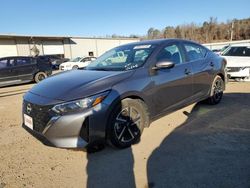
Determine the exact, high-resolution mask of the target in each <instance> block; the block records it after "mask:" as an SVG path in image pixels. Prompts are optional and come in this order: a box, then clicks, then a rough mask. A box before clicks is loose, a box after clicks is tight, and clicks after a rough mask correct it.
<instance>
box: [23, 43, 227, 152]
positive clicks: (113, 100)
mask: <svg viewBox="0 0 250 188" xmlns="http://www.w3.org/2000/svg"><path fill="white" fill-rule="evenodd" d="M225 67H226V60H224V59H223V58H222V57H219V56H217V55H215V54H214V53H213V52H211V51H210V50H208V49H207V48H205V47H204V46H202V45H200V44H197V43H195V42H192V41H186V40H179V39H168V40H153V41H142V42H137V43H132V44H127V45H123V46H119V47H116V48H114V49H111V50H110V51H108V52H106V53H105V54H103V55H102V56H100V57H99V58H98V59H97V60H95V61H94V62H93V63H91V64H90V65H89V66H87V67H86V68H85V69H84V70H72V71H67V72H64V73H60V74H57V75H54V76H52V77H50V78H47V79H45V80H43V81H42V82H40V83H39V84H37V85H36V86H34V87H33V88H32V89H31V90H30V91H29V92H27V93H26V94H25V96H24V101H23V127H24V128H25V129H26V130H28V131H29V132H30V133H32V134H33V135H34V136H35V137H36V138H38V139H40V140H41V141H43V142H44V143H45V144H47V145H52V146H56V147H63V148H81V147H86V146H87V145H94V144H97V143H104V142H106V141H107V142H108V143H110V144H112V145H114V146H116V147H118V148H125V147H129V146H131V145H132V144H134V143H136V142H138V141H139V140H140V137H141V134H142V132H143V129H144V128H145V127H149V125H150V123H151V122H152V121H154V120H156V119H157V118H159V117H161V116H164V115H166V114H167V113H170V112H172V111H175V110H177V109H180V108H182V107H184V106H187V105H189V104H192V103H194V102H199V101H202V100H206V101H207V102H208V103H210V104H217V103H219V102H220V100H221V98H222V95H223V90H224V89H225V83H226V76H225Z"/></svg>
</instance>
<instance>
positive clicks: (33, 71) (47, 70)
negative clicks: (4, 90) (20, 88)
mask: <svg viewBox="0 0 250 188" xmlns="http://www.w3.org/2000/svg"><path fill="white" fill-rule="evenodd" d="M51 74H52V68H51V64H50V62H48V61H45V60H44V59H41V58H40V57H24V56H15V57H4V58H0V86H7V85H13V84H19V83H26V82H30V81H35V82H37V83H38V82H40V81H42V80H43V79H45V78H46V77H48V76H50V75H51Z"/></svg>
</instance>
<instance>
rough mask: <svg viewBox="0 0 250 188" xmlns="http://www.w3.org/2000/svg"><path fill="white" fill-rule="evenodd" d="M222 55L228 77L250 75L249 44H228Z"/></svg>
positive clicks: (238, 77)
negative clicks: (225, 61)
mask: <svg viewBox="0 0 250 188" xmlns="http://www.w3.org/2000/svg"><path fill="white" fill-rule="evenodd" d="M222 56H223V57H224V58H225V59H226V60H227V74H228V77H229V78H234V79H245V78H248V77H250V44H249V45H237V46H234V45H232V46H229V47H228V48H227V49H226V50H224V52H223V53H222Z"/></svg>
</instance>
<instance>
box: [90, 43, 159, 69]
mask: <svg viewBox="0 0 250 188" xmlns="http://www.w3.org/2000/svg"><path fill="white" fill-rule="evenodd" d="M155 47H156V45H150V44H147V45H138V44H137V45H125V46H120V47H117V48H114V49H112V50H110V51H108V52H106V53H104V54H103V55H102V56H100V57H99V58H97V59H96V60H95V61H93V62H92V63H91V64H89V65H88V66H87V67H86V69H87V70H105V71H126V70H131V69H136V68H138V67H141V66H142V65H143V64H144V63H145V62H146V60H147V58H148V57H149V56H150V54H151V53H152V52H153V50H154V49H155Z"/></svg>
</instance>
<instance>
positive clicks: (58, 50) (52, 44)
mask: <svg viewBox="0 0 250 188" xmlns="http://www.w3.org/2000/svg"><path fill="white" fill-rule="evenodd" d="M43 53H44V55H51V54H64V48H63V43H62V42H61V41H44V42H43Z"/></svg>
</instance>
